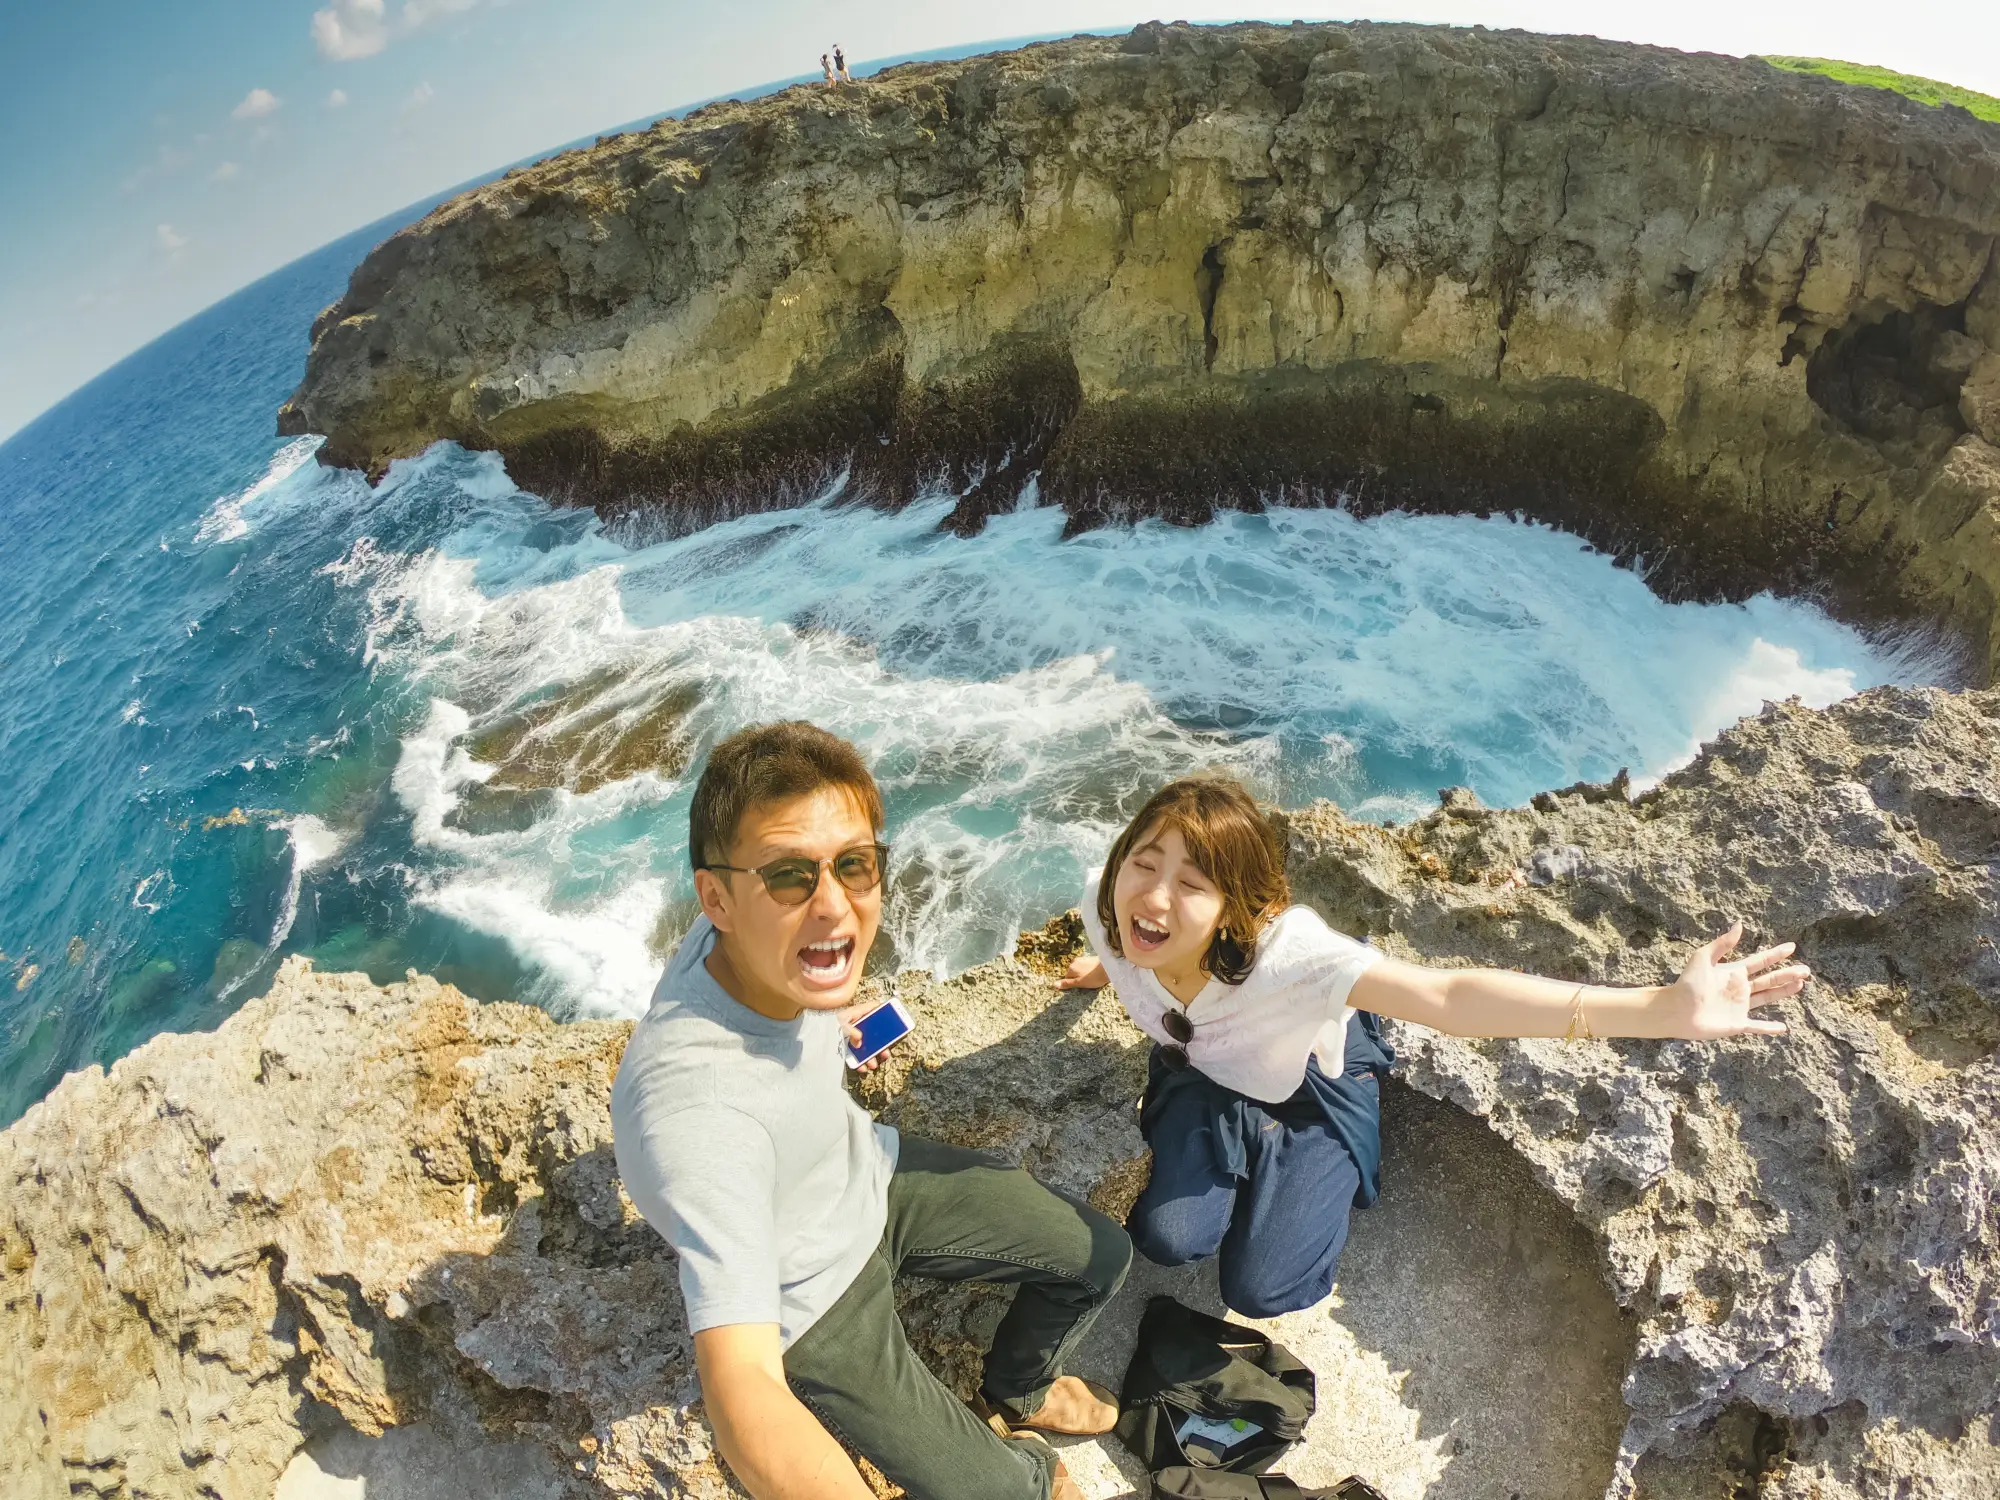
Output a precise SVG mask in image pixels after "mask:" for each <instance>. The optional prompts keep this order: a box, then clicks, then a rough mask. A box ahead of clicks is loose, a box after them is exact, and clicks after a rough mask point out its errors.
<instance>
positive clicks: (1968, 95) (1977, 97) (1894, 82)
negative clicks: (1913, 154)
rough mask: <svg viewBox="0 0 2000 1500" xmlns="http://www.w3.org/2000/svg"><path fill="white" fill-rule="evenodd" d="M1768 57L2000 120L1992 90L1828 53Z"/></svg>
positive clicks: (1792, 68)
mask: <svg viewBox="0 0 2000 1500" xmlns="http://www.w3.org/2000/svg"><path fill="white" fill-rule="evenodd" d="M1764 61H1765V62H1767V63H1769V64H1770V65H1771V66H1772V67H1774V68H1783V69H1785V70H1786V71H1787V72H1790V73H1817V74H1819V75H1820V77H1822V78H1831V79H1833V80H1835V81H1836V82H1839V83H1857V84H1860V85H1862V86H1863V87H1865V88H1871V89H1889V90H1891V91H1892V92H1895V93H1898V94H1901V95H1902V96H1903V97H1904V98H1906V99H1914V100H1916V101H1917V103H1919V104H1956V105H1957V106H1958V107H1959V108H1960V109H1963V110H1968V111H1970V112H1971V113H1972V114H1974V115H1977V116H1978V117H1979V118H1980V119H1982V120H1991V121H1993V122H1994V123H1995V124H2000V99H1995V98H1994V97H1993V96H1992V95H1991V94H1976V93H1974V92H1973V91H1972V90H1971V89H1962V88H1960V87H1959V86H1958V85H1957V84H1955V83H1939V82H1938V81H1937V80H1936V79H1934V78H1918V77H1916V76H1915V75H1913V74H1910V73H1897V72H1894V71H1892V70H1891V69H1888V68H1876V67H1871V66H1869V65H1868V64H1867V63H1850V62H1835V61H1834V60H1833V59H1831V58H1825V57H1767V58H1765V59H1764Z"/></svg>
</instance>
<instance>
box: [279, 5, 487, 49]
mask: <svg viewBox="0 0 2000 1500" xmlns="http://www.w3.org/2000/svg"><path fill="white" fill-rule="evenodd" d="M478 3H479V0H403V5H402V8H401V9H400V10H399V11H397V13H396V16H395V19H394V20H391V19H390V17H389V7H388V3H387V0H333V3H332V4H331V5H329V6H327V7H326V8H325V9H323V10H316V11H314V12H313V18H312V39H313V45H314V46H315V47H317V48H319V54H320V56H321V57H324V58H328V59H330V60H332V61H334V62H353V61H354V60H355V59H356V58H361V57H373V56H374V55H375V54H376V53H378V52H380V51H381V50H382V49H383V48H384V47H386V46H388V45H389V43H390V42H391V41H392V40H393V39H394V38H395V37H396V36H398V35H400V34H406V33H408V32H412V31H415V30H416V29H417V28H418V27H420V26H428V25H430V24H431V22H433V21H436V20H440V19H442V18H443V17H446V16H456V15H463V14H464V13H465V12H466V11H469V10H471V9H472V8H473V7H474V6H475V5H477V4H478Z"/></svg>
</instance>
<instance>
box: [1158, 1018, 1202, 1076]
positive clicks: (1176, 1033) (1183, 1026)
mask: <svg viewBox="0 0 2000 1500" xmlns="http://www.w3.org/2000/svg"><path fill="white" fill-rule="evenodd" d="M1160 1024H1161V1025H1162V1026H1164V1027H1166V1028H1167V1035H1168V1036H1170V1037H1172V1038H1173V1039H1174V1040H1173V1045H1172V1046H1170V1047H1162V1048H1161V1049H1160V1061H1161V1062H1163V1063H1165V1064H1166V1065H1167V1066H1168V1067H1169V1068H1172V1069H1173V1070H1174V1071H1175V1072H1176V1073H1178V1072H1180V1070H1181V1069H1182V1068H1185V1067H1186V1066H1187V1065H1188V1053H1187V1049H1188V1043H1189V1042H1191V1041H1193V1040H1194V1022H1192V1021H1190V1020H1189V1019H1188V1018H1187V1012H1186V1011H1184V1010H1171V1009H1170V1010H1168V1011H1167V1012H1166V1014H1164V1015H1162V1016H1161V1017H1160Z"/></svg>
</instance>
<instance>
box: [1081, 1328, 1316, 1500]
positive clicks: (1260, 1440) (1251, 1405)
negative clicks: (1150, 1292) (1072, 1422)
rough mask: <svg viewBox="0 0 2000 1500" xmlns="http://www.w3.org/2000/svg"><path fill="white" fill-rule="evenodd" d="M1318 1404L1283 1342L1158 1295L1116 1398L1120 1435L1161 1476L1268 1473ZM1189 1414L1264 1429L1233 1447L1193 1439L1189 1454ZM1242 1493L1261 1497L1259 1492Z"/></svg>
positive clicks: (1311, 1383) (1308, 1378)
mask: <svg viewBox="0 0 2000 1500" xmlns="http://www.w3.org/2000/svg"><path fill="white" fill-rule="evenodd" d="M1318 1399H1319V1396H1318V1382H1317V1381H1316V1380H1314V1378H1313V1372H1312V1371H1311V1370H1309V1369H1307V1368H1306V1367H1305V1365H1303V1364H1301V1363H1300V1362H1299V1360H1298V1359H1297V1358H1295V1357H1294V1356H1293V1354H1292V1352H1291V1351H1290V1350H1289V1349H1286V1348H1285V1347H1284V1346H1283V1345H1280V1344H1274V1343H1272V1342H1271V1341H1270V1340H1269V1339H1267V1338H1266V1337H1264V1335H1263V1334H1261V1333H1259V1332H1257V1330H1256V1329H1254V1328H1245V1327H1244V1326H1243V1325H1242V1324H1240V1323H1231V1322H1227V1321H1226V1320H1224V1319H1222V1318H1212V1317H1210V1316H1209V1315H1208V1314H1207V1313H1200V1312H1196V1311H1195V1310H1194V1309H1193V1308H1191V1307H1183V1306H1182V1305H1181V1304H1180V1303H1179V1302H1177V1301H1175V1300H1174V1299H1173V1298H1172V1297H1155V1298H1153V1300H1152V1301H1151V1302H1149V1303H1147V1304H1146V1315H1145V1316H1144V1317H1143V1318H1141V1319H1140V1320H1139V1346H1138V1348H1136V1349H1135V1350H1133V1352H1132V1363H1131V1364H1130V1365H1128V1366H1127V1367H1126V1369H1125V1386H1124V1389H1123V1390H1121V1391H1120V1392H1119V1393H1118V1405H1119V1416H1118V1436H1119V1439H1120V1440H1121V1441H1122V1442H1123V1443H1124V1444H1125V1446H1126V1447H1127V1448H1130V1449H1131V1450H1132V1453H1133V1455H1134V1456H1135V1457H1137V1458H1138V1460H1139V1461H1140V1462H1141V1463H1143V1464H1144V1465H1145V1466H1146V1469H1147V1472H1149V1473H1151V1474H1154V1475H1158V1474H1160V1472H1161V1471H1162V1470H1171V1469H1177V1468H1179V1469H1187V1470H1195V1471H1206V1472H1207V1473H1210V1474H1213V1473H1216V1472H1222V1473H1230V1474H1261V1473H1263V1472H1264V1471H1265V1470H1266V1469H1268V1468H1270V1467H1271V1465H1272V1464H1273V1463H1275V1462H1277V1460H1278V1456H1279V1455H1280V1454H1282V1453H1283V1452H1284V1451H1285V1450H1286V1449H1287V1448H1289V1447H1290V1446H1291V1445H1292V1444H1293V1443H1295V1442H1297V1441H1298V1440H1299V1438H1300V1436H1301V1435H1302V1434H1303V1433H1304V1432H1305V1430H1306V1421H1307V1419H1308V1418H1310V1417H1311V1416H1312V1414H1313V1408H1314V1407H1315V1406H1316V1405H1317V1404H1318ZM1190 1416H1198V1417H1203V1418H1207V1419H1210V1420H1211V1421H1213V1422H1217V1423H1222V1424H1227V1423H1230V1422H1232V1421H1241V1422H1245V1423H1248V1424H1251V1426H1252V1427H1254V1428H1255V1429H1256V1430H1255V1431H1254V1432H1249V1431H1246V1433H1245V1435H1244V1437H1242V1438H1241V1439H1239V1440H1237V1441H1234V1442H1230V1443H1227V1444H1226V1446H1225V1447H1219V1448H1218V1447H1217V1446H1202V1445H1200V1444H1197V1443H1194V1442H1190V1444H1189V1445H1188V1446H1187V1447H1185V1448H1184V1447H1183V1446H1182V1444H1181V1439H1180V1429H1181V1427H1182V1426H1183V1425H1184V1424H1185V1423H1186V1421H1187V1419H1188V1418H1189V1417H1190ZM1155 1483H1156V1485H1157V1484H1158V1481H1157V1480H1156V1481H1155ZM1284 1483H1285V1484H1290V1481H1289V1480H1286V1481H1284ZM1296 1489H1297V1487H1296V1486H1293V1490H1294V1491H1296ZM1163 1493H1169V1494H1176V1495H1178V1494H1181V1493H1186V1494H1187V1495H1189V1496H1196V1495H1207V1494H1210V1493H1217V1494H1226V1493H1238V1492H1231V1491H1215V1492H1211V1491H1208V1490H1199V1489H1197V1490H1188V1491H1185V1492H1182V1491H1164V1492H1163ZM1240 1493H1241V1494H1244V1495H1246V1496H1252V1497H1254V1496H1255V1495H1256V1494H1257V1493H1258V1491H1257V1490H1255V1489H1254V1488H1252V1489H1248V1490H1242V1491H1240ZM1271 1500H1278V1497H1277V1496H1276V1495H1275V1494H1274V1495H1273V1496H1272V1497H1271Z"/></svg>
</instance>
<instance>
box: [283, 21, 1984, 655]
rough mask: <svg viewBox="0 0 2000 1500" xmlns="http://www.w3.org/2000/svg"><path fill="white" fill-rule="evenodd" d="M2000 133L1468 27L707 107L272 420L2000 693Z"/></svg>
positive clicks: (332, 354) (628, 156) (514, 191)
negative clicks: (1621, 607)
mask: <svg viewBox="0 0 2000 1500" xmlns="http://www.w3.org/2000/svg"><path fill="white" fill-rule="evenodd" d="M1996 233H2000V127H1996V126H1993V125H1989V124H1985V123H1982V122H1980V121H1978V120H1976V119H1974V118H1973V117H1972V116H1970V115H1968V114H1966V113H1965V112H1963V111H1960V110H1948V109H1935V108H1930V107H1927V106H1923V105H1918V104H1915V103H1912V102H1910V101H1908V100H1905V99H1902V98H1900V97H1898V96H1895V95H1892V94H1889V93H1886V92H1883V91H1879V90H1872V89H1862V88H1854V87H1849V86H1846V85H1841V84H1836V83H1834V82H1832V81H1830V80H1827V79H1824V78H1817V77H1805V76H1800V75H1796V74H1791V73H1785V72H1780V71H1778V70H1776V69H1773V68H1771V67H1768V66H1767V65H1765V64H1764V63H1762V62H1759V61H1756V60H1754V59H1752V60H1745V59H1735V58H1727V57H1719V56H1689V55H1685V54H1680V53H1675V52H1670V51H1665V50H1661V49H1656V48H1644V47H1633V46H1627V45H1622V44H1614V43H1606V42H1599V41H1596V40H1593V39H1589V38H1575V37H1565V38H1554V37H1542V36H1534V35H1529V34H1525V33H1520V32H1506V33H1498V32H1490V31H1486V30H1484V29H1482V28H1474V29H1472V30H1470V31H1466V30H1448V29H1436V28H1424V27H1410V26H1379V25H1368V24H1361V25H1352V26H1348V25H1323V26H1306V25H1293V26H1283V27H1281V26H1267V25H1242V26H1232V27H1218V28H1199V27H1187V26H1181V25H1174V26H1160V25H1148V26H1142V27H1140V28H1139V29H1138V30H1137V31H1134V32H1133V33H1131V34H1130V35H1129V36H1125V37H1109V38H1105V37H1078V38H1074V39H1071V40H1069V41H1064V42H1053V43H1046V44H1040V45H1036V46H1032V47H1027V48H1023V49H1021V50H1019V51H1016V52H1009V53H1001V54H995V55H991V56H986V57H977V58H970V59H966V60H962V61H955V62H948V63H918V64H908V65H904V66H901V67H897V68H892V69H890V70H888V71H886V72H884V73H882V74H881V75H879V76H877V77H874V78H871V79H870V80H868V81H867V82H866V83H865V84H862V85H857V86H854V87H848V88H841V89H834V90H829V89H824V88H818V87H801V88H794V89H788V90H785V91H783V92H782V93H779V94H777V95H774V96H772V97H769V98H766V99H761V100H757V101H754V102H751V103H738V102H733V101H732V102H728V103H723V104H717V105H711V106H709V107H707V108H704V109H702V110H699V111H697V112H695V113H694V114H692V115H690V116H689V117H688V118H687V119H685V120H682V121H668V122H663V123H661V124H659V125H657V126H655V127H653V128H652V129H650V130H647V131H644V132H639V133H633V134H628V135H622V136H617V137H611V138H607V139H605V140H603V141H601V142H600V143H599V144H598V145H597V146H595V147H593V148H590V149H587V150H582V151H577V152H571V153H567V154H565V155H562V156H559V157H556V158H554V159H552V160H550V161H547V162H544V163H542V164H540V165H537V166H534V167H531V168H527V169H524V170H520V171H516V172H513V173H510V174H509V175H508V176H507V177H506V178H504V179H502V180H501V181H498V182H495V183H491V184H489V185H487V186H485V187H482V188H479V189H477V190H475V191H473V192H470V193H467V194H466V195H464V196H462V197H460V198H458V199H456V200H454V201H453V202H451V203H449V204H446V205H445V206H444V207H442V208H440V209H438V210H436V211H435V212H434V213H432V214H431V215H429V216H428V217H427V218H425V219H424V220H423V221H422V222H421V223H418V224H416V225H413V226H411V227H409V228H407V229H405V230H403V231H402V232H400V233H399V234H397V235H395V236H394V237H393V238H391V239H390V240H388V241H387V242H385V243H384V244H383V245H381V246H380V247H378V248H377V249H376V250H375V251H374V252H373V253H372V254H371V255H370V256H369V257H368V259H367V260H366V261H365V262H364V263H363V264H362V265H361V267H360V268H359V269H358V270H357V271H356V272H355V274H354V277H353V280H352V282H351V284H350V286H349V288H348V291H347V293H346V295H345V296H344V297H343V298H342V299H341V300H340V301H339V302H337V303H336V304H334V305H333V306H332V307H331V308H329V309H327V311H326V312H325V313H324V314H323V315H322V317H321V318H320V319H319V320H318V322H317V323H316V324H315V326H314V330H313V334H314V343H313V350H312V354H311V358H310V360H309V362H308V366H307V371H306V376H305V380H304V382H303V384H302V385H301V386H300V387H299V390H298V391H297V393H296V394H295V395H294V396H293V398H292V400H291V401H290V402H289V403H288V404H287V406H286V407H285V409H284V412H283V414H282V416H281V425H282V426H283V428H284V430H286V431H288V432H289V431H307V430H312V431H318V432H323V433H325V434H327V437H328V441H327V444H326V446H325V447H324V449H323V450H322V452H321V457H322V459H323V460H324V461H327V462H331V463H338V464H346V465H353V466H359V467H363V468H367V469H369V470H371V471H375V470H379V469H381V468H382V467H383V466H384V465H385V464H387V463H388V462H389V461H390V460H391V459H394V458H396V457H399V456H403V455H408V454H412V453H415V452H418V451H420V450H421V449H422V448H423V447H424V446H426V445H427V444H429V443H430V442H432V441H434V440H437V439H439V438H453V439H456V440H458V441H460V442H462V443H465V444H468V445H471V446H474V447H479V448H494V449H498V450H500V451H501V452H502V453H504V454H505V455H506V458H507V461H508V464H509V467H510V470H511V471H512V473H513V475H514V477H515V478H516V479H517V480H518V481H519V482H521V483H522V484H524V485H526V486H527V487H529V488H531V489H534V490H536V491H538V492H540V493H543V494H545V495H548V496H550V497H551V498H554V499H558V500H563V501H569V502H574V503H578V504H588V505H594V506H596V507H598V508H599V509H600V510H602V511H604V512H605V513H607V514H610V515H625V514H629V513H635V512H644V513H647V514H649V515H651V516H652V517H653V518H654V519H655V522H656V523H664V524H669V525H673V526H680V527H687V526H695V525H700V524H703V523H705V522H708V521H711V520H714V519H716V518H718V517H720V516H723V515H726V514H730V513H734V512H737V511H741V510H743V509H746V508H761V507H766V506H772V505H779V504H785V503H790V502H793V501H796V500H798V499H800V498H802V497H805V496H808V495H810V494H813V493H816V492H818V491H819V490H820V489H822V488H823V487H824V486H826V485H828V484H829V483H831V482H833V481H835V480H836V479H838V478H839V477H840V476H842V475H843V474H844V475H845V477H846V484H847V489H848V492H849V493H850V494H853V495H855V496H858V497H861V498H866V499H872V500H874V501H876V502H878V503H883V504H897V503H901V502H903V501H906V500H908V499H909V498H911V497H912V496H913V495H915V494H917V493H918V492H920V491H921V490H923V489H924V488H925V487H927V486H943V487H946V488H948V489H949V490H951V491H952V492H954V493H958V494H960V495H961V496H962V499H961V501H960V503H959V505H958V507H957V509H956V510H955V511H954V512H953V514H952V516H951V518H950V520H949V522H948V524H949V525H951V526H952V527H954V528H957V529H959V530H972V529H976V528H978V527H979V526H980V525H981V524H983V521H984V519H985V517H986V516H987V515H989V514H991V513H992V512H993V511H995V510H997V509H1005V508H1008V507H1011V506H1013V505H1015V504H1016V503H1018V501H1019V500H1020V498H1021V497H1022V496H1023V494H1024V492H1026V490H1027V487H1028V486H1029V485H1030V484H1033V485H1034V486H1035V487H1036V491H1035V493H1036V494H1037V495H1038V496H1039V498H1040V499H1041V500H1042V501H1044V502H1050V503H1055V504H1059V505H1062V506H1063V507H1065V508H1066V509H1067V510H1068V511H1069V513H1070V516H1071V517H1072V525H1074V526H1076V527H1088V526H1094V525H1098V524H1102V523H1106V522H1112V521H1116V520H1119V519H1121V518H1127V517H1131V516H1137V515H1160V516H1165V517H1168V518H1170V519H1173V520H1176V521H1182V522H1198V521H1200V520H1203V519H1205V518H1206V517H1208V516H1209V515H1210V514H1212V513H1213V509H1214V508H1215V507H1216V506H1255V505H1257V504H1260V503H1264V502H1266V501H1271V500H1279V499H1283V500H1287V501H1298V502H1303V503H1316V502H1323V501H1334V500H1338V501H1340V502H1342V503H1345V504H1347V505H1350V506H1352V507H1354V508H1355V509H1357V510H1360V511H1363V512H1369V511H1375V510H1380V509H1384V508H1389V507H1399V506H1400V507H1410V508H1415V509H1424V510H1443V511H1461V512H1473V513H1482V514H1483V513H1487V512H1495V511H1510V512H1519V513H1522V514H1526V515H1529V516H1533V517H1537V518H1540V519H1543V520H1546V521H1549V522H1552V523H1554V524H1556V525H1559V526H1562V527H1565V528H1567V529H1569V530H1572V531H1574V532H1577V533H1578V534H1580V535H1582V536H1584V537H1587V538H1589V539H1590V540H1591V541H1593V542H1595V543H1598V544H1599V545H1601V546H1603V547H1605V548H1607V549H1609V550H1611V551H1613V552H1615V553H1616V554H1618V555H1619V556H1621V557H1624V558H1627V559H1632V560H1642V561H1643V562H1644V564H1645V566H1646V568H1647V571H1648V577H1649V578H1650V579H1651V580H1652V581H1653V582H1654V584H1655V585H1656V586H1657V587H1659V588H1660V589H1661V590H1662V591H1663V592H1665V593H1667V594H1669V595H1670V596H1674V597H1702V598H1737V597H1742V596H1744V595H1746V594H1749V593H1751V592H1754V591H1756V590H1759V589H1765V588H1774V589H1778V590H1780V591H1796V590H1802V589H1809V590H1814V591H1816V592H1818V593H1820V594H1822V595H1823V596H1824V597H1827V598H1828V599H1829V600H1830V601H1831V602H1832V603H1833V604H1834V605H1835V607H1836V608H1837V609H1839V610H1840V611H1841V612H1842V613H1844V614H1845V615H1847V616H1848V617H1849V618H1853V619H1857V620H1864V621H1877V620H1884V619H1895V618H1911V617H1921V618H1925V619H1928V620H1931V621H1935V622H1938V623H1939V624H1941V625H1943V626H1945V627H1947V628H1949V629H1950V630H1951V631H1953V632H1954V633H1956V634H1958V635H1960V636H1961V637H1963V638H1964V639H1966V640H1967V641H1968V643H1969V653H1968V654H1969V659H1970V661H1971V663H1972V666H1973V668H1974V670H1975V672H1976V673H1977V672H1983V671H1984V670H1985V669H1986V667H1987V663H1988V660H1989V658H1990V656H1991V654H1992V646H1991V642H1992V638H1993V637H1992V632H1993V626H1994V618H1993V611H1994V598H1995V595H1996V583H2000V561H1996V559H1997V558H2000V547H1996V539H1995V536H1994V520H1993V516H1994V514H1995V510H1994V507H1995V505H1996V503H2000V464H1996V459H2000V454H1996V452H1995V450H1994V448H1993V447H1992V446H1991V445H1992V443H1993V442H1994V441H1995V434H1996V421H2000V418H1996V417H1995V416H1994V410H1995V403H1994V400H1993V391H1994V390H1995V389H1996V385H1995V381H1996V377H1995V376H1994V373H1993V372H1994V369H1995V360H1996V358H2000V352H1996V351H2000V270H1996V268H1995V265H1994V256H1993V244H1994V239H1995V235H1996Z"/></svg>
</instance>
